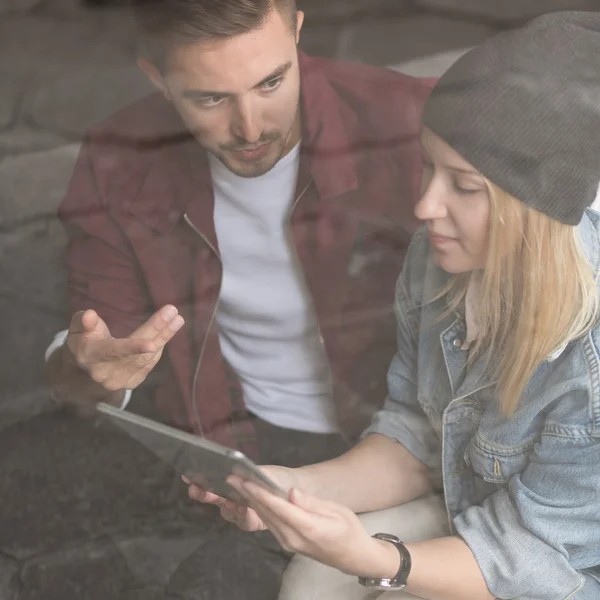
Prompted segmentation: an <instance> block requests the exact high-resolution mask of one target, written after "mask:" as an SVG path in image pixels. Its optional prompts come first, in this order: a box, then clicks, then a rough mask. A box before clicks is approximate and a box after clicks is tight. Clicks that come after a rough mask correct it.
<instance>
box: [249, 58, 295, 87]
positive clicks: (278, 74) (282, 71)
mask: <svg viewBox="0 0 600 600" xmlns="http://www.w3.org/2000/svg"><path fill="white" fill-rule="evenodd" d="M291 68H292V61H289V62H286V63H285V64H284V65H281V66H280V67H277V68H276V69H275V70H274V71H273V72H272V73H271V74H270V75H267V76H266V77H265V78H264V79H263V80H262V81H260V82H259V83H257V84H256V85H255V86H254V87H255V88H257V87H260V86H261V85H264V84H265V83H268V82H269V81H271V80H272V79H277V77H281V76H283V75H285V74H286V73H287V72H288V71H289V70H290V69H291Z"/></svg>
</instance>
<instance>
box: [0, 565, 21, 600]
mask: <svg viewBox="0 0 600 600" xmlns="http://www.w3.org/2000/svg"><path fill="white" fill-rule="evenodd" d="M18 593H19V565H18V563H17V561H15V560H13V559H12V558H9V557H8V556H2V555H1V554H0V600H17V596H18Z"/></svg>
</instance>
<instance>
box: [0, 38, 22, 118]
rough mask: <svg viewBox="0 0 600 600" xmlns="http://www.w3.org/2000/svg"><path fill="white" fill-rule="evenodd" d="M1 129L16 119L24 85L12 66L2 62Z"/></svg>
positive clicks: (0, 79) (0, 78) (0, 76)
mask: <svg viewBox="0 0 600 600" xmlns="http://www.w3.org/2000/svg"><path fill="white" fill-rule="evenodd" d="M0 46H1V42H0ZM0 81H1V82H2V93H0V129H2V128H5V127H8V126H9V125H10V124H11V123H12V122H13V120H14V118H15V116H16V115H17V113H18V110H19V106H18V103H19V97H20V92H21V88H22V87H23V78H22V76H21V75H19V74H18V73H15V71H14V70H13V69H12V68H9V67H8V66H7V65H2V64H1V63H0Z"/></svg>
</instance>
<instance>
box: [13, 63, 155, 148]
mask: <svg viewBox="0 0 600 600" xmlns="http://www.w3.org/2000/svg"><path fill="white" fill-rule="evenodd" d="M153 91H154V88H153V87H152V85H151V84H150V82H149V81H148V79H147V78H146V76H145V75H144V74H143V73H142V72H141V70H140V69H139V68H138V67H137V65H135V64H134V63H133V61H131V63H130V64H127V65H110V66H105V65H102V66H95V67H94V68H90V67H89V66H87V65H81V66H77V67H73V68H68V69H65V70H64V71H62V72H59V73H54V74H52V76H50V77H47V78H46V77H43V76H41V77H40V79H39V80H38V82H37V87H36V89H35V90H32V91H31V95H30V96H29V97H28V100H27V106H26V108H25V110H24V112H25V114H27V116H28V117H29V118H30V119H31V121H33V122H34V123H35V124H36V125H38V126H39V127H40V128H42V129H44V130H47V131H53V132H55V133H59V134H63V135H66V136H75V137H80V136H82V135H83V133H84V132H85V131H86V129H88V128H89V127H90V126H91V125H94V124H96V123H98V122H99V121H101V120H103V119H104V118H106V117H107V116H109V115H110V114H112V113H114V112H115V111H117V110H119V109H121V108H123V107H124V106H126V105H128V104H130V103H132V102H134V101H136V100H138V99H140V98H142V97H143V96H147V95H148V94H150V93H151V92H153Z"/></svg>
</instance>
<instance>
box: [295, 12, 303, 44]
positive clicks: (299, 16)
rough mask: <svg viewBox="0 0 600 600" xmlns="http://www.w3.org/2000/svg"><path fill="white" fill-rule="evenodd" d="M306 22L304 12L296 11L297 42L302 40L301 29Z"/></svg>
mask: <svg viewBox="0 0 600 600" xmlns="http://www.w3.org/2000/svg"><path fill="white" fill-rule="evenodd" d="M303 23H304V13H303V12H302V11H301V10H299V11H298V12H297V13H296V44H298V43H299V42H300V30H301V29H302V24H303Z"/></svg>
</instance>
